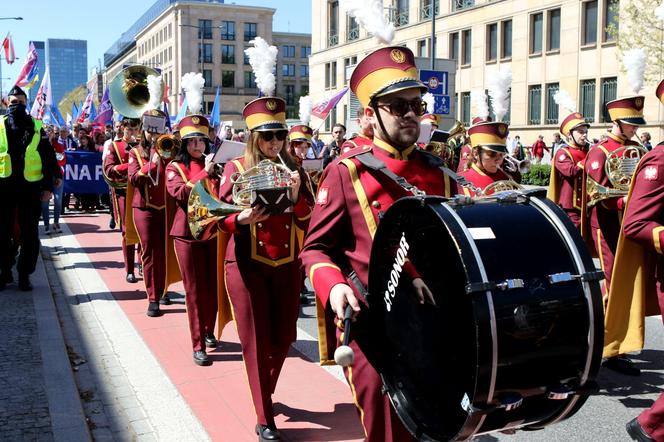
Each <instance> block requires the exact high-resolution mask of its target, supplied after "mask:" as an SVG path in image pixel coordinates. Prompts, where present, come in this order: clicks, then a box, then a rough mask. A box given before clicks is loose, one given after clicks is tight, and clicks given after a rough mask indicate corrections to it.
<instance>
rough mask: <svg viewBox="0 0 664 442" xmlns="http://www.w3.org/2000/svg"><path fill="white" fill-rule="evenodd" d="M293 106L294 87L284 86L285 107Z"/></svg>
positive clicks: (292, 85)
mask: <svg viewBox="0 0 664 442" xmlns="http://www.w3.org/2000/svg"><path fill="white" fill-rule="evenodd" d="M293 104H295V85H294V84H287V85H286V105H288V106H292V105H293Z"/></svg>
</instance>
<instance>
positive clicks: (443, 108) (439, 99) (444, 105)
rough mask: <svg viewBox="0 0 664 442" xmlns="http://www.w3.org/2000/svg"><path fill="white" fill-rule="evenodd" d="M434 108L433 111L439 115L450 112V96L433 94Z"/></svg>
mask: <svg viewBox="0 0 664 442" xmlns="http://www.w3.org/2000/svg"><path fill="white" fill-rule="evenodd" d="M433 98H434V100H435V102H434V109H433V113H434V114H438V115H449V114H450V96H449V95H434V96H433Z"/></svg>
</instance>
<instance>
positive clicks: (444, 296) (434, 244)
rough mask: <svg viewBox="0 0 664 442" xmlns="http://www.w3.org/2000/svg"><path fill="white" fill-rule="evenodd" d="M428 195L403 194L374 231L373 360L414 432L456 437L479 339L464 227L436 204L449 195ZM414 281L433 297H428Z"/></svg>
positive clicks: (423, 435) (431, 436)
mask: <svg viewBox="0 0 664 442" xmlns="http://www.w3.org/2000/svg"><path fill="white" fill-rule="evenodd" d="M426 200H427V202H428V203H429V204H422V200H421V199H415V198H405V199H402V200H399V201H398V202H396V203H395V204H394V205H393V206H392V207H391V208H390V210H389V211H388V212H387V213H386V215H385V217H384V218H383V219H382V220H381V223H380V228H379V229H378V231H377V233H376V236H375V237H374V242H373V248H372V253H371V265H370V269H369V295H368V296H367V301H368V303H369V305H370V307H371V308H370V309H369V311H370V312H371V327H372V330H373V331H374V332H375V333H376V335H375V336H379V337H380V338H379V339H375V340H374V342H379V343H380V344H379V345H380V346H381V348H380V351H378V352H376V354H378V355H380V356H379V357H375V358H374V360H372V361H371V362H372V363H373V364H374V365H375V366H376V367H377V368H378V371H379V372H380V373H381V375H382V377H383V380H384V382H385V385H386V386H387V388H388V390H389V394H390V397H391V399H392V402H393V404H394V406H395V409H396V410H397V413H398V414H399V416H400V417H401V419H402V420H403V421H404V423H405V424H406V427H407V428H408V429H409V430H410V431H411V432H412V433H413V434H415V435H416V436H417V437H418V438H421V439H423V440H427V439H433V440H450V439H452V438H453V437H454V436H455V435H456V434H457V433H458V431H459V430H460V428H461V427H462V426H463V424H464V422H465V420H466V418H467V414H466V412H465V411H464V410H463V409H462V407H461V402H462V400H463V398H464V395H466V394H468V395H472V393H473V389H474V379H475V377H474V373H475V371H476V369H477V355H476V352H477V348H478V345H477V342H476V339H477V337H476V333H475V330H476V327H475V324H474V321H475V320H474V316H473V309H472V305H471V303H470V301H469V297H467V296H464V286H465V284H466V279H467V278H466V271H467V270H468V269H466V268H464V263H463V261H462V257H461V256H460V251H459V245H458V243H457V242H456V239H455V235H457V237H458V233H459V232H455V231H454V226H452V227H451V228H450V227H448V226H447V225H446V224H445V223H444V222H443V220H442V219H441V217H440V215H439V213H438V211H436V210H435V206H436V205H438V206H439V205H440V204H441V203H442V201H444V200H443V199H442V198H435V197H430V198H427V199H426ZM418 279H419V281H418ZM414 281H415V283H417V282H421V283H424V284H426V286H427V287H428V290H429V291H430V292H431V294H432V301H433V302H431V301H425V302H424V303H420V301H419V299H418V296H417V292H416V289H415V287H414Z"/></svg>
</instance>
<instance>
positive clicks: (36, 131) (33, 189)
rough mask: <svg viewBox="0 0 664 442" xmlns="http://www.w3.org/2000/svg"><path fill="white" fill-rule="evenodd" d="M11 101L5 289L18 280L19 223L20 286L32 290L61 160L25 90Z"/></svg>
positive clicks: (0, 285) (1, 218)
mask: <svg viewBox="0 0 664 442" xmlns="http://www.w3.org/2000/svg"><path fill="white" fill-rule="evenodd" d="M8 98H9V108H8V112H7V115H5V116H2V117H0V206H2V210H0V290H4V288H5V286H6V285H7V284H8V283H11V282H13V281H14V277H13V275H12V270H11V268H12V265H13V260H14V254H13V253H12V249H13V247H12V236H13V232H14V227H15V223H18V226H20V235H19V244H20V247H21V251H20V255H19V257H18V264H17V266H16V267H17V270H18V287H19V289H21V290H24V291H29V290H32V284H31V283H30V276H29V275H30V274H31V273H32V272H34V271H35V267H36V265H37V255H38V253H39V233H38V225H39V216H40V214H41V202H42V201H48V200H49V199H51V195H52V192H53V184H54V182H53V174H54V173H55V169H56V167H57V161H56V159H55V151H54V150H53V147H52V146H51V143H50V142H49V140H48V137H47V135H46V132H44V130H43V129H42V122H41V121H40V120H36V119H33V118H32V117H31V116H30V115H29V114H28V113H27V112H26V102H27V96H26V95H25V92H23V90H22V89H21V88H20V87H18V86H14V87H13V88H12V89H11V90H10V91H9V97H8Z"/></svg>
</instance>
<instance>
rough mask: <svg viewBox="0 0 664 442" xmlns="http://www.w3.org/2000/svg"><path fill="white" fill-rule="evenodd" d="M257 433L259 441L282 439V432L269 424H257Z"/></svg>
mask: <svg viewBox="0 0 664 442" xmlns="http://www.w3.org/2000/svg"><path fill="white" fill-rule="evenodd" d="M256 434H257V435H258V441H259V442H262V441H265V440H281V433H279V430H277V429H276V428H274V427H273V428H270V427H269V426H267V425H261V424H256Z"/></svg>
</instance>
